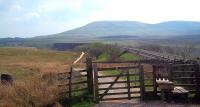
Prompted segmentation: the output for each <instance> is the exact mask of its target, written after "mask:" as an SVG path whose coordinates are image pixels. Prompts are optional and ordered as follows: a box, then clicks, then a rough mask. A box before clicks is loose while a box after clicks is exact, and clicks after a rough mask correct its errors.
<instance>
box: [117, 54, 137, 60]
mask: <svg viewBox="0 0 200 107" xmlns="http://www.w3.org/2000/svg"><path fill="white" fill-rule="evenodd" d="M120 59H121V60H122V61H134V60H140V57H139V56H138V55H135V54H132V53H125V54H123V55H122V56H120Z"/></svg>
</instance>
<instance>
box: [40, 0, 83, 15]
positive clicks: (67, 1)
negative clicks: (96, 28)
mask: <svg viewBox="0 0 200 107" xmlns="http://www.w3.org/2000/svg"><path fill="white" fill-rule="evenodd" d="M82 4H83V0H49V1H48V2H46V3H44V4H42V5H39V6H38V12H40V13H45V12H52V11H59V10H63V9H70V10H80V9H81V7H82Z"/></svg>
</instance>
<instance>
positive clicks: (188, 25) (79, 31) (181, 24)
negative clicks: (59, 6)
mask: <svg viewBox="0 0 200 107" xmlns="http://www.w3.org/2000/svg"><path fill="white" fill-rule="evenodd" d="M199 34H200V22H191V21H168V22H163V23H157V24H146V23H141V22H136V21H97V22H92V23H89V24H87V25H85V26H82V27H79V28H76V29H73V30H69V31H65V32H62V33H59V34H54V35H48V36H43V37H42V36H41V37H42V38H67V37H68V38H73V37H74V38H75V37H80V38H84V37H92V38H94V37H102V36H113V35H114V36H116V35H134V36H141V37H148V36H151V37H153V36H158V37H159V36H160V37H165V36H167V37H171V36H180V35H199ZM36 38H37V37H36ZM39 38H40V37H39Z"/></svg>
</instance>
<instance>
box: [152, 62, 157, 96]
mask: <svg viewBox="0 0 200 107" xmlns="http://www.w3.org/2000/svg"><path fill="white" fill-rule="evenodd" d="M152 67H153V93H154V96H157V84H156V66H155V65H153V66H152Z"/></svg>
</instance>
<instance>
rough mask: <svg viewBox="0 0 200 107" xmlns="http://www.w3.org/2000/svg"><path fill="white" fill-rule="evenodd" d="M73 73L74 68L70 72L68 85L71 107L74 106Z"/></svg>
mask: <svg viewBox="0 0 200 107" xmlns="http://www.w3.org/2000/svg"><path fill="white" fill-rule="evenodd" d="M72 71H73V68H72V66H71V67H70V72H69V82H68V85H69V90H68V97H69V102H68V104H69V107H71V106H72Z"/></svg>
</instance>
